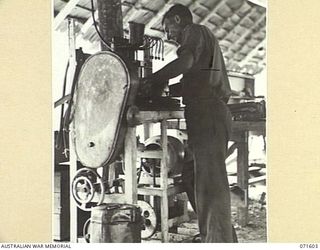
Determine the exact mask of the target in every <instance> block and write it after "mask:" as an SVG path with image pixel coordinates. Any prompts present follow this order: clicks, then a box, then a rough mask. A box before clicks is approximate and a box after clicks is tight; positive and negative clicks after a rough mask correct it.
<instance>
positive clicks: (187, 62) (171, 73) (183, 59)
mask: <svg viewBox="0 0 320 250" xmlns="http://www.w3.org/2000/svg"><path fill="white" fill-rule="evenodd" d="M193 62H194V59H193V55H192V53H191V52H190V51H188V50H185V51H183V52H182V53H181V54H180V55H179V57H178V58H177V59H175V60H174V61H172V62H170V63H168V64H167V65H166V66H164V67H163V68H162V69H160V70H158V71H157V72H155V73H154V74H152V75H151V76H150V77H147V79H150V80H151V81H152V82H157V81H159V82H163V81H168V80H169V79H171V78H174V77H176V76H178V75H180V74H184V73H186V72H187V71H188V70H189V69H190V68H191V67H192V65H193Z"/></svg>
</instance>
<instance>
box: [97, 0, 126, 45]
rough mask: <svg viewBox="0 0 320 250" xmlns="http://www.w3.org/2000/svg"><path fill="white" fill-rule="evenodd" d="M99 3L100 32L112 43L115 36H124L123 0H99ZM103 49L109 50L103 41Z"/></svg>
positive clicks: (105, 39)
mask: <svg viewBox="0 0 320 250" xmlns="http://www.w3.org/2000/svg"><path fill="white" fill-rule="evenodd" d="M97 4H98V15H99V31H100V34H101V36H102V37H103V40H104V41H106V42H107V43H108V44H111V42H112V39H113V38H114V37H123V23H122V10H121V0H97ZM101 50H108V48H107V46H106V45H105V44H104V43H103V42H102V43H101Z"/></svg>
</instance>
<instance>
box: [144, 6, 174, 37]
mask: <svg viewBox="0 0 320 250" xmlns="http://www.w3.org/2000/svg"><path fill="white" fill-rule="evenodd" d="M172 3H173V0H169V1H168V2H166V3H165V5H163V7H162V8H161V9H160V10H159V11H158V12H157V13H156V14H155V15H154V16H153V17H152V19H151V20H150V21H149V22H148V23H147V24H146V26H145V30H146V31H147V30H149V29H151V27H152V26H153V25H154V24H156V22H157V21H158V19H159V18H161V17H162V16H163V15H164V14H165V13H166V12H167V11H168V10H169V9H170V8H171V6H172V5H171V4H172Z"/></svg>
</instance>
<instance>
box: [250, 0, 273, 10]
mask: <svg viewBox="0 0 320 250" xmlns="http://www.w3.org/2000/svg"><path fill="white" fill-rule="evenodd" d="M247 1H248V2H251V3H254V4H256V5H259V6H261V7H263V8H267V5H268V4H267V0H247Z"/></svg>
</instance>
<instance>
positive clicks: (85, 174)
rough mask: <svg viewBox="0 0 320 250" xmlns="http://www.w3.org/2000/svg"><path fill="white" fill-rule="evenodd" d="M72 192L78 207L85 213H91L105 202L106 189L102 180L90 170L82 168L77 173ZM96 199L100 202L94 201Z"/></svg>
mask: <svg viewBox="0 0 320 250" xmlns="http://www.w3.org/2000/svg"><path fill="white" fill-rule="evenodd" d="M71 190H72V196H73V198H74V200H75V202H76V204H77V206H78V207H79V208H80V209H82V210H84V211H91V209H92V208H93V207H95V206H99V205H101V204H102V202H103V200H104V193H105V188H104V183H103V181H102V178H101V177H100V175H99V174H98V173H97V172H96V171H94V170H92V169H90V168H81V169H79V170H78V171H77V172H76V174H75V176H74V178H73V180H72V184H71ZM95 197H98V198H96V199H97V200H98V201H95V200H94V198H95Z"/></svg>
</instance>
